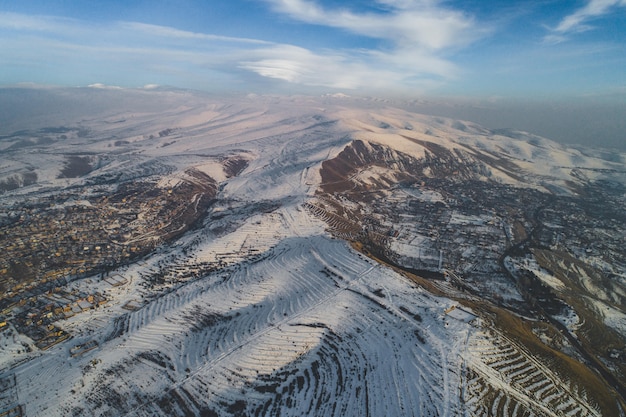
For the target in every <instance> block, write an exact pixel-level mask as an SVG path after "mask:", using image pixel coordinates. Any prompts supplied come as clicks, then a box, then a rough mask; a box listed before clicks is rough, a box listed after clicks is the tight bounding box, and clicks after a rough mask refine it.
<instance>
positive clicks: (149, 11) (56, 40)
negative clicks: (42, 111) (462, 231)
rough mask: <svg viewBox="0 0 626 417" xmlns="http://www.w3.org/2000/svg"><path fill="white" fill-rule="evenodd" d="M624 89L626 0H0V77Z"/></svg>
mask: <svg viewBox="0 0 626 417" xmlns="http://www.w3.org/2000/svg"><path fill="white" fill-rule="evenodd" d="M22 82H33V83H37V84H55V85H70V86H79V85H89V84H94V83H102V84H107V85H119V86H123V87H139V86H144V85H149V84H158V85H171V86H176V87H184V88H194V89H201V90H209V91H232V90H234V91H254V92H279V93H306V92H318V91H329V92H330V91H343V92H346V93H348V94H350V93H352V94H355V93H359V94H379V95H380V94H388V95H403V96H411V95H415V94H428V95H443V96H465V97H468V96H469V97H555V96H586V97H588V96H592V95H604V96H611V95H617V96H621V97H623V96H626V0H577V1H565V0H536V1H533V0H527V1H515V0H511V1H499V0H495V1H489V2H486V1H482V0H458V1H455V0H449V1H437V0H414V1H412V0H378V1H365V0H353V1H339V0H319V1H313V0H228V1H225V0H220V1H212V0H204V1H203V0H151V1H148V0H120V1H117V0H112V1H85V0H19V1H17V0H13V1H9V0H0V84H15V83H22Z"/></svg>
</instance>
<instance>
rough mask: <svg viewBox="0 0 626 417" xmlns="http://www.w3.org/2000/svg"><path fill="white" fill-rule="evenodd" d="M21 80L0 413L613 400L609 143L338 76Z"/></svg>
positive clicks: (617, 188)
mask: <svg viewBox="0 0 626 417" xmlns="http://www.w3.org/2000/svg"><path fill="white" fill-rule="evenodd" d="M27 93H28V94H29V96H30V97H29V100H31V101H32V102H33V104H32V108H33V109H34V110H33V111H31V113H32V114H30V115H29V114H28V112H27V111H26V110H24V109H23V108H20V114H19V115H18V114H16V115H15V118H14V119H13V120H12V121H11V122H10V123H9V122H7V124H6V125H5V127H3V128H2V131H0V134H2V135H3V136H0V152H1V154H0V190H1V191H2V195H1V197H0V198H1V201H0V216H1V217H0V248H1V249H2V253H4V254H6V255H3V256H4V259H3V260H2V265H0V286H1V287H2V295H1V299H0V308H1V310H0V322H3V323H4V324H3V326H2V327H0V329H1V330H0V386H1V387H2V389H1V390H0V392H1V394H0V414H1V413H6V415H12V416H19V415H24V416H44V415H45V416H68V415H75V416H89V415H93V416H104V415H109V416H151V415H170V416H192V415H197V416H216V415H217V416H230V415H241V416H253V415H256V416H274V415H281V416H286V415H292V416H303V415H309V416H335V415H336V416H349V415H354V416H364V415H370V416H405V415H406V416H410V415H415V416H426V415H433V416H435V415H438V416H454V415H468V416H474V415H485V416H486V415H511V416H530V415H536V416H561V415H567V416H593V415H596V416H601V415H604V416H610V415H615V416H618V415H621V413H624V409H625V398H624V395H625V388H624V387H625V385H626V366H625V365H624V357H625V356H626V309H625V307H624V306H625V305H626V263H625V261H624V259H626V258H625V252H624V248H625V247H626V242H625V236H624V230H625V224H626V220H625V214H624V210H623V208H624V204H626V196H625V195H626V193H625V190H626V155H625V154H620V153H607V152H602V151H592V150H584V149H572V148H568V147H566V146H563V145H558V144H556V143H554V142H552V141H550V140H548V139H545V138H541V137H537V136H535V135H532V134H529V133H525V132H511V131H491V130H489V129H486V128H483V127H481V126H478V125H476V124H474V123H471V122H468V121H456V120H449V119H445V118H440V117H432V116H426V115H421V114H415V113H411V112H409V111H407V110H402V109H397V108H393V107H390V106H388V105H386V104H383V103H380V102H376V101H373V100H364V99H355V98H349V97H334V96H325V97H319V98H311V97H265V96H247V97H227V98H225V97H211V96H208V95H201V94H197V93H192V92H187V91H177V90H165V91H158V90H157V91H154V90H153V91H125V90H120V91H109V90H91V89H87V90H73V91H72V90H60V91H56V92H55V91H54V90H50V91H46V92H45V93H41V95H43V96H45V100H42V99H41V97H40V98H39V100H40V101H37V100H38V98H37V97H36V96H35V97H33V92H32V91H29V92H27ZM11 94H13V95H19V94H20V92H19V91H12V93H11ZM55 100H56V101H55ZM41 102H45V103H49V104H50V105H51V104H52V103H55V102H56V103H67V102H69V103H74V105H72V106H70V108H69V110H68V111H67V112H65V113H64V112H63V111H62V110H61V109H59V108H56V107H55V108H54V111H51V112H50V114H49V115H46V112H42V111H39V110H38V109H40V108H41V104H40V103H41ZM75 103H88V104H89V105H87V104H85V105H83V106H78V105H76V104H75ZM46 105H48V104H46ZM18 116H19V117H18ZM30 120H33V122H29V121H30ZM61 120H62V122H61Z"/></svg>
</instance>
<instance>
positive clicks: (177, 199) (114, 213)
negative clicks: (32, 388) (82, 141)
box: [0, 181, 214, 350]
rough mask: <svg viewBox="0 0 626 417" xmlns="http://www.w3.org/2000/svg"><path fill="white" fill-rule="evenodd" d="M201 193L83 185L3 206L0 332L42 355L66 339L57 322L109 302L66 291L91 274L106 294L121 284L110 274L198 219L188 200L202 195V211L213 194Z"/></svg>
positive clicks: (190, 188) (147, 185)
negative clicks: (20, 338)
mask: <svg viewBox="0 0 626 417" xmlns="http://www.w3.org/2000/svg"><path fill="white" fill-rule="evenodd" d="M209 186H210V187H212V186H213V184H212V183H210V182H209ZM202 188H203V186H202V185H196V184H191V185H189V184H184V183H183V184H182V186H180V187H178V188H177V189H176V190H175V191H174V190H172V189H171V188H169V189H168V188H158V187H155V184H154V183H153V182H150V181H145V182H133V183H131V184H124V185H123V186H120V187H117V188H111V189H109V188H107V187H103V186H85V187H82V188H78V189H76V190H71V191H65V192H63V193H58V194H50V195H46V196H41V197H39V198H37V199H35V200H34V201H33V202H26V203H23V202H22V204H20V205H15V206H11V205H5V206H2V207H0V251H2V253H3V256H2V257H1V258H0V331H3V330H6V329H9V328H10V327H14V328H15V330H16V331H18V332H19V333H21V334H23V335H26V336H28V337H29V338H30V339H31V340H32V341H33V344H34V347H35V348H38V349H42V350H45V349H48V348H50V347H52V346H54V345H56V344H58V343H60V342H62V341H64V340H66V339H68V338H69V337H71V335H69V334H68V333H66V332H65V331H63V330H62V329H60V328H58V327H57V326H56V325H55V324H54V323H55V322H56V321H58V320H61V319H66V318H69V317H71V316H73V315H76V314H80V313H81V312H83V311H86V310H89V309H93V308H98V307H99V306H101V305H103V304H105V303H106V302H107V299H106V297H105V295H103V294H101V293H97V292H95V293H84V292H77V291H71V290H69V291H68V290H67V289H66V288H67V286H68V284H70V283H71V282H72V281H75V280H77V279H81V278H84V277H87V276H94V275H95V276H98V277H99V278H100V279H102V280H104V281H106V282H107V283H108V284H109V285H110V286H111V287H117V286H121V285H124V284H125V283H126V282H127V281H126V279H125V278H124V277H122V276H121V275H116V274H111V271H112V270H114V269H115V268H117V267H119V266H120V265H124V264H128V263H130V262H132V261H134V260H136V259H137V258H139V257H141V256H144V255H146V254H148V253H150V251H152V250H154V249H155V248H156V247H158V246H159V245H160V244H162V243H163V242H166V241H169V240H171V239H173V238H175V237H177V236H179V235H180V234H181V233H182V232H184V231H185V230H186V229H187V227H189V225H190V224H191V223H193V222H194V221H196V220H197V219H198V218H200V217H201V216H203V215H204V214H205V211H204V210H202V211H201V210H196V207H195V206H194V210H196V211H194V212H190V210H189V206H188V204H187V203H188V201H186V199H187V198H189V197H190V193H193V195H199V196H201V197H198V198H199V203H198V205H197V207H198V208H200V209H203V208H206V204H207V202H208V201H210V199H211V198H212V197H213V191H214V190H213V189H212V188H206V189H204V190H202ZM198 191H205V192H206V198H205V197H202V196H203V194H202V193H198Z"/></svg>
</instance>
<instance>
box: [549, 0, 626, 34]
mask: <svg viewBox="0 0 626 417" xmlns="http://www.w3.org/2000/svg"><path fill="white" fill-rule="evenodd" d="M616 7H626V0H588V2H587V4H586V5H585V6H583V7H582V8H580V9H578V10H576V11H575V12H573V13H572V14H570V15H567V16H565V17H564V18H563V19H562V20H561V21H560V22H559V24H558V25H557V26H556V27H554V28H552V30H551V33H550V34H549V35H547V36H546V37H545V38H544V40H545V41H546V42H549V43H558V42H563V41H565V40H567V36H566V35H568V34H572V33H579V32H585V31H587V30H590V29H593V26H591V25H589V24H588V23H587V22H589V21H591V20H593V19H595V18H598V17H601V16H603V15H606V14H608V13H610V12H611V11H612V10H613V9H615V8H616Z"/></svg>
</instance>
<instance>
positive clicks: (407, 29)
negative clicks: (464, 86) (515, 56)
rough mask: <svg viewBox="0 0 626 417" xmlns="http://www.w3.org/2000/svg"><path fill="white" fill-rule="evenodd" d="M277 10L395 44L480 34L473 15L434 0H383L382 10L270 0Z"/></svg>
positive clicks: (449, 43) (444, 43) (451, 43)
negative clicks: (329, 6) (326, 6)
mask: <svg viewBox="0 0 626 417" xmlns="http://www.w3.org/2000/svg"><path fill="white" fill-rule="evenodd" d="M268 1H269V3H270V4H271V5H272V6H273V8H274V10H276V11H277V12H280V13H283V14H285V15H288V16H290V17H291V18H293V19H296V20H298V21H301V22H305V23H310V24H316V25H322V26H329V27H334V28H339V29H344V30H346V31H349V32H352V33H355V34H358V35H362V36H367V37H372V38H377V39H385V40H388V41H391V42H392V43H394V44H396V45H411V46H412V47H415V48H425V49H429V50H440V49H443V48H449V47H455V46H460V45H466V44H467V43H469V42H471V41H473V40H476V39H477V38H478V37H480V36H481V35H482V34H483V33H484V30H483V29H480V28H479V27H478V26H477V25H476V22H475V21H474V19H473V18H472V17H471V16H469V15H467V14H465V13H463V12H460V11H456V10H452V9H448V8H446V7H444V6H442V5H441V4H440V2H437V1H432V0H422V1H409V0H384V1H383V0H381V1H379V2H378V3H379V4H380V5H381V6H384V10H381V12H379V13H374V12H368V13H357V12H353V11H351V10H348V9H336V10H330V9H325V8H323V7H321V6H319V5H318V4H316V3H314V2H312V1H309V0H268Z"/></svg>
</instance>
